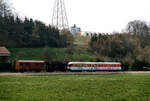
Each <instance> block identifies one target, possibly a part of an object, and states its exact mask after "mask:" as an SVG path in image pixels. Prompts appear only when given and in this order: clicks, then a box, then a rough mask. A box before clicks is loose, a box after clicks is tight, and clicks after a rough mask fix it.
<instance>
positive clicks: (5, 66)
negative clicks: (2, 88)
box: [0, 63, 12, 72]
mask: <svg viewBox="0 0 150 101" xmlns="http://www.w3.org/2000/svg"><path fill="white" fill-rule="evenodd" d="M10 71H12V66H11V63H0V72H10Z"/></svg>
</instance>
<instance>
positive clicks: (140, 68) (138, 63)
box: [131, 60, 149, 71]
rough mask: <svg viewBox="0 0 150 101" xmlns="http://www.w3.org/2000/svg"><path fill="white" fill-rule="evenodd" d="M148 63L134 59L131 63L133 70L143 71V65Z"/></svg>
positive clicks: (145, 65)
mask: <svg viewBox="0 0 150 101" xmlns="http://www.w3.org/2000/svg"><path fill="white" fill-rule="evenodd" d="M148 66H149V64H148V63H147V62H146V61H145V60H141V61H140V60H135V61H134V63H133V65H132V68H131V69H132V70H134V71H143V70H144V69H143V67H148Z"/></svg>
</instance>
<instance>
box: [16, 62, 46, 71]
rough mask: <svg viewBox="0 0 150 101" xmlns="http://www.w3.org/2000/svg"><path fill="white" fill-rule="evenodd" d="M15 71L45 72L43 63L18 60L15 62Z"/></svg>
mask: <svg viewBox="0 0 150 101" xmlns="http://www.w3.org/2000/svg"><path fill="white" fill-rule="evenodd" d="M16 70H17V71H33V70H35V71H41V70H46V64H45V61H38V60H18V61H16Z"/></svg>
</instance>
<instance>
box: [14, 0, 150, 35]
mask: <svg viewBox="0 0 150 101" xmlns="http://www.w3.org/2000/svg"><path fill="white" fill-rule="evenodd" d="M54 1H55V0H11V4H12V6H13V8H14V9H15V12H16V13H18V15H19V16H20V17H24V16H27V17H29V18H33V19H34V20H35V19H37V20H40V21H43V22H44V23H46V24H51V20H52V14H53V8H54V7H53V6H54ZM149 4H150V0H65V5H66V11H67V16H68V21H69V26H73V25H74V24H76V25H77V26H78V27H81V30H82V31H92V32H101V33H111V32H121V31H122V30H124V29H125V28H126V26H127V24H128V22H129V21H133V20H144V21H146V22H150V13H149V12H150V6H149Z"/></svg>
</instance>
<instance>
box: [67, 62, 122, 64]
mask: <svg viewBox="0 0 150 101" xmlns="http://www.w3.org/2000/svg"><path fill="white" fill-rule="evenodd" d="M68 64H120V62H69V63H68Z"/></svg>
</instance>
